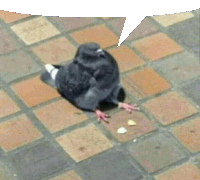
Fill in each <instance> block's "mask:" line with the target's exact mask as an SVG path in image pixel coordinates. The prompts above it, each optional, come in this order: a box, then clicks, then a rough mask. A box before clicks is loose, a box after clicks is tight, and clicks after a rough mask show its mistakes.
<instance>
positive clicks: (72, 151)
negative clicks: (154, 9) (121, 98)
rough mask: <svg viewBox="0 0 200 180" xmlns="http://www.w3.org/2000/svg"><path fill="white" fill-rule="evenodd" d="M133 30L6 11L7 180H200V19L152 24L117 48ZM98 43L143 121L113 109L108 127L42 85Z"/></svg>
mask: <svg viewBox="0 0 200 180" xmlns="http://www.w3.org/2000/svg"><path fill="white" fill-rule="evenodd" d="M124 21H125V18H123V17H122V18H116V17H103V18H100V17H99V18H97V17H96V18H88V17H82V18H59V17H41V16H31V15H21V14H15V13H9V12H4V11H0V179H2V180H47V179H49V180H122V179H123V180H176V179H181V180H199V179H200V133H199V132H200V109H199V106H200V104H199V100H200V90H199V89H200V83H199V82H200V81H199V80H200V73H199V72H200V71H199V70H200V59H199V52H200V48H199V47H200V35H199V33H200V17H199V10H196V11H192V12H187V13H181V14H174V15H165V16H153V17H146V18H145V19H144V20H143V21H142V23H141V24H140V25H139V26H138V27H137V28H136V30H135V31H133V32H132V33H131V34H130V36H129V37H128V38H127V39H126V40H125V41H124V42H123V44H122V45H121V46H120V47H119V48H118V49H116V46H117V43H118V39H119V36H120V33H121V30H122V27H123V23H124ZM88 41H95V42H97V43H99V44H100V45H101V47H103V48H104V49H106V50H107V51H108V52H110V53H111V54H112V55H113V56H114V57H115V58H116V60H117V61H118V64H119V68H120V73H121V81H122V84H123V87H124V88H125V92H126V97H125V101H126V102H131V103H137V104H138V105H139V107H140V109H141V110H140V111H139V112H133V113H132V114H128V113H127V112H124V111H121V110H119V109H117V108H105V110H106V111H107V113H108V114H110V115H111V118H110V124H106V123H103V122H102V123H101V124H99V123H98V122H97V120H96V118H95V116H94V115H93V114H92V113H89V112H84V111H81V110H79V109H77V108H76V107H74V106H72V105H71V104H70V103H69V102H67V101H66V100H64V99H63V98H62V97H60V95H59V94H58V93H57V92H56V90H55V89H52V88H51V87H49V86H47V85H46V84H44V83H42V82H41V81H40V79H39V75H40V74H41V72H42V71H43V70H44V64H45V63H53V64H66V63H69V62H71V60H72V59H73V57H74V55H75V52H76V50H77V48H78V46H79V45H80V44H82V43H85V42H88ZM128 119H132V120H134V121H135V122H136V126H128V125H127V120H128ZM122 126H123V127H125V128H126V129H127V130H128V131H127V133H125V134H123V135H120V134H117V129H118V128H120V127H122Z"/></svg>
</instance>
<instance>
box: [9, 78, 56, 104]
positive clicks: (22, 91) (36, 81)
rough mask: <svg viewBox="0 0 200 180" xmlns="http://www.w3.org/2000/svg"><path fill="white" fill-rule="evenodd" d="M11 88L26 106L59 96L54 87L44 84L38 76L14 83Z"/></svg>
mask: <svg viewBox="0 0 200 180" xmlns="http://www.w3.org/2000/svg"><path fill="white" fill-rule="evenodd" d="M12 88H13V90H14V91H15V93H16V94H17V95H18V96H19V97H20V98H21V99H22V100H23V101H24V102H25V103H26V104H27V105H28V106H35V105H38V104H40V103H42V102H45V101H48V100H50V99H53V98H55V97H59V96H60V95H59V94H58V92H57V91H56V90H55V89H53V88H52V87H50V86H48V85H46V84H44V83H43V82H42V81H41V80H40V77H39V76H36V77H33V78H30V79H28V80H25V81H21V82H19V83H16V84H14V85H13V86H12Z"/></svg>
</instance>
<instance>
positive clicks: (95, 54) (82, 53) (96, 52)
mask: <svg viewBox="0 0 200 180" xmlns="http://www.w3.org/2000/svg"><path fill="white" fill-rule="evenodd" d="M76 56H79V57H82V58H89V59H91V58H92V59H98V58H99V57H105V53H104V51H103V50H102V49H101V48H100V46H99V44H97V43H94V42H89V43H85V44H82V45H80V46H79V48H78V51H77V54H76Z"/></svg>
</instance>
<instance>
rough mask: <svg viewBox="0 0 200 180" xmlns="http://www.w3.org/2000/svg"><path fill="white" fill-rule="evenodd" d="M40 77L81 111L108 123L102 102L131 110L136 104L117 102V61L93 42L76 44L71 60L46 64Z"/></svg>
mask: <svg viewBox="0 0 200 180" xmlns="http://www.w3.org/2000/svg"><path fill="white" fill-rule="evenodd" d="M45 68H46V72H45V73H43V74H42V77H41V79H42V80H43V81H44V82H46V83H47V84H49V85H51V86H53V87H55V88H56V89H57V90H58V92H59V93H60V94H61V95H62V96H64V97H65V98H66V99H67V100H68V101H70V102H71V103H72V104H74V105H75V106H76V107H78V108H80V109H82V110H88V111H93V112H94V113H95V114H96V116H97V119H98V120H99V121H101V120H103V121H105V122H107V123H109V122H108V121H107V118H108V117H109V115H108V114H106V113H104V112H102V111H101V110H100V108H99V104H100V102H102V101H104V102H105V101H106V102H108V103H113V104H116V105H118V107H120V108H122V109H125V110H127V111H128V112H130V113H131V112H132V111H133V110H139V108H138V107H137V105H131V104H127V103H123V102H119V101H118V94H119V91H120V89H121V88H122V87H121V85H120V77H119V69H118V64H117V62H116V60H115V59H114V58H113V56H112V55H111V54H109V53H108V52H107V51H105V50H103V49H101V48H100V45H99V44H97V43H95V42H89V43H85V44H82V45H80V46H79V48H78V50H77V52H76V55H75V57H74V59H73V61H72V62H71V63H69V64H68V65H65V66H54V65H51V64H46V65H45Z"/></svg>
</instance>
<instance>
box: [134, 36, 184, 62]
mask: <svg viewBox="0 0 200 180" xmlns="http://www.w3.org/2000/svg"><path fill="white" fill-rule="evenodd" d="M132 45H133V46H134V47H135V48H136V49H137V50H138V51H140V52H141V53H142V54H144V55H145V56H146V57H147V58H148V59H149V60H150V61H155V60H159V59H161V58H163V57H165V56H168V55H171V54H174V53H177V52H181V51H182V50H183V48H182V47H181V46H179V45H178V44H177V43H176V42H175V41H173V40H172V39H171V38H169V37H168V36H167V35H165V34H163V33H158V34H155V35H152V36H150V37H146V38H143V39H141V40H138V41H134V42H133V43H132Z"/></svg>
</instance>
